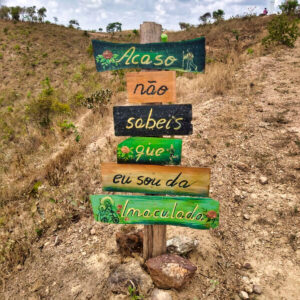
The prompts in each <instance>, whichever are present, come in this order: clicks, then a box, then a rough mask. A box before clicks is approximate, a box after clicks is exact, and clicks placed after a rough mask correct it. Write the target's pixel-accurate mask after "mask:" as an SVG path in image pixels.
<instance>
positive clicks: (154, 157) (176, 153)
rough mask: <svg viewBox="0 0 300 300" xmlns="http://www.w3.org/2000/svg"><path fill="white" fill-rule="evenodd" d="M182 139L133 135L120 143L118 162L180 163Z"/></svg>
mask: <svg viewBox="0 0 300 300" xmlns="http://www.w3.org/2000/svg"><path fill="white" fill-rule="evenodd" d="M181 147H182V140H180V139H164V138H152V137H131V138H129V139H126V140H125V141H123V142H122V143H120V144H119V145H118V148H117V158H118V163H132V164H152V165H179V164H180V161H181Z"/></svg>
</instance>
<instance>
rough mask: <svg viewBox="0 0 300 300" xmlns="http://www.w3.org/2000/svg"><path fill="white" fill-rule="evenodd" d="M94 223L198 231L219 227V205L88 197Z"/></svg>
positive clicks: (198, 201)
mask: <svg viewBox="0 0 300 300" xmlns="http://www.w3.org/2000/svg"><path fill="white" fill-rule="evenodd" d="M90 199H91V202H92V207H93V213H94V217H95V219H96V221H99V222H104V223H113V224H164V225H177V226H186V227H192V228H197V229H209V228H215V227H217V226H218V225H219V202H218V201H216V200H213V199H210V198H188V197H165V196H127V195H92V196H90Z"/></svg>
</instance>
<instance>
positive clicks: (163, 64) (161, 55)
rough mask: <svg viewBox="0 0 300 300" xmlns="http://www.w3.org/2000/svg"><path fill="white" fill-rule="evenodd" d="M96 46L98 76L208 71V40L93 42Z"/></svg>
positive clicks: (94, 46)
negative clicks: (116, 72) (124, 71)
mask: <svg viewBox="0 0 300 300" xmlns="http://www.w3.org/2000/svg"><path fill="white" fill-rule="evenodd" d="M159 38H160V37H159ZM92 44H93V50H94V57H95V61H96V68H97V71H98V72H103V71H109V70H118V69H128V68H142V69H153V70H157V69H160V70H174V71H181V72H203V71H204V67H205V38H204V37H201V38H197V39H194V40H188V41H181V42H171V43H150V44H120V43H110V42H105V41H99V40H92Z"/></svg>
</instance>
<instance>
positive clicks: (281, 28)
mask: <svg viewBox="0 0 300 300" xmlns="http://www.w3.org/2000/svg"><path fill="white" fill-rule="evenodd" d="M297 23H298V20H297V19H291V18H289V17H288V16H287V15H285V14H282V15H279V16H276V17H275V18H274V19H273V20H272V21H271V22H270V23H269V24H268V31H269V35H268V36H266V37H265V38H264V39H263V40H262V43H263V44H264V45H265V46H269V45H270V44H273V43H279V44H283V45H286V46H288V47H294V45H295V42H296V40H297V38H298V36H299V29H298V25H297Z"/></svg>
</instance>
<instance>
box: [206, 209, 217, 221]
mask: <svg viewBox="0 0 300 300" xmlns="http://www.w3.org/2000/svg"><path fill="white" fill-rule="evenodd" d="M206 216H207V217H208V218H209V219H216V218H217V213H216V212H215V211H214V210H210V211H208V212H207V214H206Z"/></svg>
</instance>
